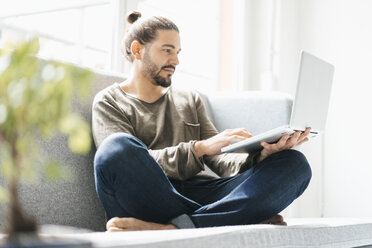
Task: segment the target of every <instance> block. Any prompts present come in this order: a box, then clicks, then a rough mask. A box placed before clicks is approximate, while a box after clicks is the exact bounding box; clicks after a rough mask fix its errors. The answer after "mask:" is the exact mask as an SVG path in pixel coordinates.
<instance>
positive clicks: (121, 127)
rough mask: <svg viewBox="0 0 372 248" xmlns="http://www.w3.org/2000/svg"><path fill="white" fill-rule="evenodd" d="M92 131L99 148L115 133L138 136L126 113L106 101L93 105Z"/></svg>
mask: <svg viewBox="0 0 372 248" xmlns="http://www.w3.org/2000/svg"><path fill="white" fill-rule="evenodd" d="M92 131H93V139H94V142H95V144H96V147H97V148H98V147H99V146H100V144H101V143H102V141H103V140H104V139H105V138H107V137H108V136H110V135H111V134H113V133H120V132H123V133H127V134H130V135H133V136H136V135H135V132H134V129H133V127H132V125H131V124H130V121H129V120H128V118H127V116H126V115H125V113H124V112H123V111H121V110H120V108H119V107H118V106H115V104H113V103H111V102H109V101H107V100H104V99H102V100H99V101H97V102H95V103H93V108H92Z"/></svg>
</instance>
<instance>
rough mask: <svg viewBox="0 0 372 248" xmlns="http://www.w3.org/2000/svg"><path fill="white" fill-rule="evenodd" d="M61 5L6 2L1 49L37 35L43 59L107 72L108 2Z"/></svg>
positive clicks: (44, 0) (42, 0)
mask: <svg viewBox="0 0 372 248" xmlns="http://www.w3.org/2000/svg"><path fill="white" fill-rule="evenodd" d="M61 2H62V1H57V0H37V1H27V0H16V1H7V4H4V5H3V6H2V10H1V12H0V14H1V16H0V18H1V21H0V47H3V46H4V45H5V43H6V42H8V41H12V42H17V41H18V40H22V39H27V38H28V37H29V36H30V35H36V36H38V37H39V38H40V45H41V46H40V52H39V55H40V56H41V57H43V58H48V59H57V60H62V61H68V62H72V63H76V64H80V65H83V66H87V67H90V68H94V69H103V70H110V69H111V63H110V61H111V60H110V55H111V44H112V30H113V29H112V28H111V27H112V21H113V18H112V13H111V12H112V4H111V1H109V0H105V1H103V0H101V1H97V0H95V1H93V0H90V1H87V0H75V1H63V3H61Z"/></svg>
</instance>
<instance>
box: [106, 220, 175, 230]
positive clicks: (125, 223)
mask: <svg viewBox="0 0 372 248" xmlns="http://www.w3.org/2000/svg"><path fill="white" fill-rule="evenodd" d="M106 229H107V231H108V232H116V231H139V230H166V229H177V227H176V226H175V225H172V224H159V223H154V222H147V221H143V220H139V219H136V218H131V217H130V218H118V217H114V218H112V219H110V220H109V221H108V222H107V224H106Z"/></svg>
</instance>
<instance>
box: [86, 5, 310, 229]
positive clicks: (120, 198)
mask: <svg viewBox="0 0 372 248" xmlns="http://www.w3.org/2000/svg"><path fill="white" fill-rule="evenodd" d="M139 17H140V14H139V13H138V12H133V13H132V14H131V15H130V16H129V18H128V20H129V21H130V22H131V23H133V22H135V23H134V24H133V25H132V27H131V28H130V29H129V31H128V33H127V35H126V37H125V39H124V45H123V48H124V49H123V51H124V55H125V56H126V58H127V59H128V60H129V61H130V62H131V63H132V65H133V66H132V72H131V75H130V77H129V78H128V79H127V80H125V81H124V82H122V83H120V84H119V83H115V84H114V85H112V86H110V87H108V88H106V89H104V90H103V91H101V92H100V93H99V94H97V96H96V97H95V100H94V103H93V134H94V139H95V143H96V146H97V147H98V150H97V153H96V156H95V161H94V164H95V179H96V190H97V193H98V196H99V198H100V200H101V202H102V204H103V206H104V208H105V211H106V214H107V217H108V219H109V221H108V223H107V230H108V231H125V230H147V229H174V228H195V227H196V228H198V227H210V226H223V225H239V224H255V223H269V224H270V223H271V224H279V225H285V224H286V223H285V222H284V221H283V218H282V217H281V216H280V215H278V213H279V212H281V211H282V210H283V209H284V208H286V207H287V206H288V205H289V204H290V203H292V201H293V200H295V199H296V198H297V197H298V196H300V195H301V194H302V193H303V191H304V190H305V189H306V187H307V185H308V184H309V181H310V178H311V169H310V167H309V164H308V162H307V160H306V158H305V157H304V155H303V154H302V153H300V152H298V151H295V150H291V149H290V148H293V147H295V146H298V145H300V144H302V143H303V142H306V141H307V135H308V134H309V131H310V128H308V129H306V131H305V132H303V133H300V132H296V133H295V134H294V135H293V136H292V137H289V136H288V135H285V136H283V137H282V138H281V139H280V140H279V141H278V142H277V143H276V144H267V143H264V142H263V143H262V146H263V149H262V150H261V151H258V152H257V153H255V154H251V155H249V156H248V154H221V148H222V147H224V146H227V145H229V144H230V143H231V142H234V141H240V140H244V139H247V138H249V137H252V135H251V134H250V133H249V132H248V131H247V130H246V129H244V128H240V129H230V130H225V131H223V132H221V133H218V132H217V130H216V129H215V127H214V126H213V124H212V123H211V122H210V121H209V119H208V118H207V115H206V112H205V108H204V105H203V103H202V101H201V99H200V97H199V95H198V94H197V93H195V92H188V91H179V90H177V89H174V88H173V87H171V79H172V75H173V73H174V72H175V69H176V66H177V65H178V64H179V61H178V54H179V52H180V51H181V45H180V37H179V31H178V28H177V26H176V25H175V24H174V23H173V22H171V21H170V20H168V19H166V18H162V17H151V18H148V19H144V20H142V19H140V20H138V21H136V20H137V19H138V18H139ZM196 56H199V57H201V58H203V57H202V55H198V54H197V55H196ZM204 59H207V58H204ZM252 118H254V117H252ZM205 166H208V167H209V168H211V169H212V170H213V171H214V172H215V173H216V174H217V175H219V176H220V177H221V178H210V177H207V176H206V175H203V171H204V168H205Z"/></svg>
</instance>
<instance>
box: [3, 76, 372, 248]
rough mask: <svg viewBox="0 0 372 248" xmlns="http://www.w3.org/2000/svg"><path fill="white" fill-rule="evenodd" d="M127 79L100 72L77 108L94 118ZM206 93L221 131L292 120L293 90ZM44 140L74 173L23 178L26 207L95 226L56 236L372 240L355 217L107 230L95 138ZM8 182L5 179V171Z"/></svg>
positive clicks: (111, 242)
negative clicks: (76, 143) (51, 179)
mask: <svg viewBox="0 0 372 248" xmlns="http://www.w3.org/2000/svg"><path fill="white" fill-rule="evenodd" d="M122 80H123V78H122V77H121V76H120V75H119V76H115V75H105V74H102V73H96V77H95V82H94V87H93V90H92V93H91V96H90V98H89V99H87V100H86V101H84V102H79V103H76V104H75V108H76V110H77V111H79V112H80V113H82V114H83V116H84V117H85V118H86V120H87V121H89V122H91V103H92V100H93V97H94V95H95V94H96V93H97V92H98V91H100V90H101V89H103V88H105V87H107V86H109V85H110V84H112V83H113V82H119V81H122ZM175 87H177V82H176V83H175ZM201 95H202V98H203V101H204V103H205V105H206V107H207V112H208V114H209V116H210V118H211V120H212V121H213V123H214V124H215V126H216V127H217V129H218V130H220V131H222V130H224V129H227V128H236V127H245V128H247V129H248V130H249V131H250V132H252V133H253V134H258V133H260V132H263V131H266V130H269V129H271V128H274V127H277V126H279V125H283V124H287V123H288V122H289V117H290V111H291V105H292V100H291V97H290V96H288V95H287V94H282V93H269V92H265V93H263V92H238V93H236V92H234V93H232V92H231V93H229V92H224V93H217V92H215V93H208V94H203V93H201ZM41 145H42V147H43V152H44V153H45V154H48V155H52V156H53V157H54V158H56V159H57V160H58V161H60V162H61V163H63V164H64V165H65V166H67V167H68V168H69V170H71V172H72V174H73V175H74V177H73V178H72V179H71V180H70V181H68V182H58V183H48V182H46V181H43V180H42V181H41V182H40V183H39V184H36V185H32V184H24V185H22V187H21V189H20V192H21V196H22V202H23V204H24V207H25V209H26V210H27V212H28V213H30V214H32V215H33V216H35V217H36V219H37V221H38V223H39V224H59V225H67V226H73V227H78V228H83V229H89V230H92V231H93V232H90V233H76V232H77V231H76V229H67V231H66V229H61V228H59V229H58V231H56V229H54V228H52V227H50V226H48V227H47V228H43V229H42V231H43V232H49V233H50V232H53V236H59V237H73V238H79V239H84V240H89V241H90V242H92V243H93V246H94V247H178V248H181V247H208V246H209V247H248V246H249V247H355V246H362V245H368V244H372V221H366V220H363V221H361V220H350V219H341V220H334V219H324V218H322V219H314V220H306V219H299V220H298V219H295V220H287V222H288V223H289V226H288V227H281V226H271V225H246V226H229V227H214V228H202V229H184V230H172V231H144V232H130V233H105V232H101V231H104V230H105V222H106V220H105V213H104V210H103V208H102V206H101V203H100V201H99V199H98V197H97V194H96V191H95V186H94V176H93V157H94V153H95V147H94V145H92V150H91V152H90V153H89V154H88V155H86V156H81V155H75V154H72V153H71V152H70V151H69V150H68V148H67V140H66V138H65V137H63V136H60V135H57V136H55V137H54V138H53V139H52V140H51V141H50V142H42V143H41ZM0 184H1V185H3V184H4V180H3V178H2V177H1V176H0ZM0 213H1V219H0V224H1V227H4V219H5V214H6V213H5V212H4V205H3V204H1V205H0ZM44 227H45V226H44ZM48 230H49V231H48ZM51 230H52V231H51ZM79 231H81V229H80V230H79ZM0 238H1V235H0Z"/></svg>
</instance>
